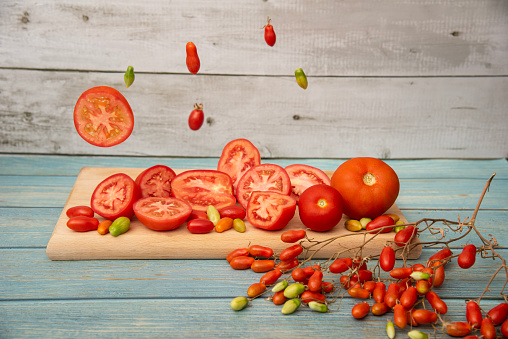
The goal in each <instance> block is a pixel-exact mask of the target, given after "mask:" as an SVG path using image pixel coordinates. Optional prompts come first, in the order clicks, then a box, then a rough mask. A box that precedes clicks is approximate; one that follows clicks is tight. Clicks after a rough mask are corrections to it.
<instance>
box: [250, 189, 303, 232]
mask: <svg viewBox="0 0 508 339" xmlns="http://www.w3.org/2000/svg"><path fill="white" fill-rule="evenodd" d="M295 212H296V201H295V199H293V198H291V197H290V196H288V195H285V194H281V193H277V192H270V191H264V192H259V191H255V192H252V194H251V195H250V199H249V204H248V206H247V220H249V222H250V223H251V225H253V226H255V227H257V228H262V229H265V230H269V231H274V230H280V229H282V228H284V227H285V226H286V225H287V224H288V223H289V221H290V220H291V219H293V216H294V215H295Z"/></svg>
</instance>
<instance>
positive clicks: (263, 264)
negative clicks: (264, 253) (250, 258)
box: [250, 259, 275, 273]
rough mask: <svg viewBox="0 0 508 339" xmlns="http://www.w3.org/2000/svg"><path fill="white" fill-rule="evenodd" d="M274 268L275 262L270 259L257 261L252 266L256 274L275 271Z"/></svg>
mask: <svg viewBox="0 0 508 339" xmlns="http://www.w3.org/2000/svg"><path fill="white" fill-rule="evenodd" d="M274 267H275V261H273V260H269V259H264V260H256V261H254V262H253V263H252V265H251V266H250V268H251V270H253V271H254V272H256V273H265V272H268V271H270V270H273V268H274Z"/></svg>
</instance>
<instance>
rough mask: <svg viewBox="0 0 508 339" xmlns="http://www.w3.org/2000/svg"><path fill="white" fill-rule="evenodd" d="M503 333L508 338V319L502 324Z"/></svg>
mask: <svg viewBox="0 0 508 339" xmlns="http://www.w3.org/2000/svg"><path fill="white" fill-rule="evenodd" d="M501 334H502V335H503V337H505V338H508V319H507V320H505V321H504V322H503V324H502V325H501Z"/></svg>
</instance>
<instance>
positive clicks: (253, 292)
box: [247, 283, 266, 298]
mask: <svg viewBox="0 0 508 339" xmlns="http://www.w3.org/2000/svg"><path fill="white" fill-rule="evenodd" d="M265 290H266V286H265V284H263V283H254V284H252V285H250V286H249V288H248V289H247V295H248V296H249V297H250V298H254V297H257V296H258V295H260V294H261V293H263V292H264V291H265Z"/></svg>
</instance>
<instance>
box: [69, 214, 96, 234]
mask: <svg viewBox="0 0 508 339" xmlns="http://www.w3.org/2000/svg"><path fill="white" fill-rule="evenodd" d="M67 227H69V228H70V229H71V230H73V231H76V232H88V231H96V230H97V228H98V227H99V220H98V219H97V218H94V217H87V216H84V215H78V216H75V217H72V218H70V219H69V220H67Z"/></svg>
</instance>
